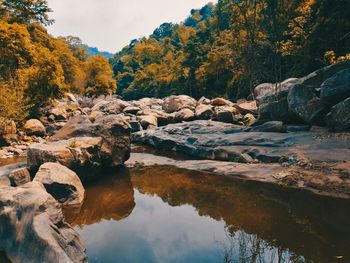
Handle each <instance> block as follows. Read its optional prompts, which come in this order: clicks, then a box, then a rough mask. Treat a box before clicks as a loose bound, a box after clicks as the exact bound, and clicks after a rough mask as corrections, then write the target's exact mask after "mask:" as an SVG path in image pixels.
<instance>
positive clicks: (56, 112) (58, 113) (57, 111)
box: [48, 107, 68, 121]
mask: <svg viewBox="0 0 350 263" xmlns="http://www.w3.org/2000/svg"><path fill="white" fill-rule="evenodd" d="M48 116H49V118H50V119H51V120H53V121H54V120H56V121H64V120H67V118H68V113H67V111H66V109H65V108H63V107H56V108H53V109H51V110H50V111H49V112H48Z"/></svg>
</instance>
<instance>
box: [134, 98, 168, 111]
mask: <svg viewBox="0 0 350 263" xmlns="http://www.w3.org/2000/svg"><path fill="white" fill-rule="evenodd" d="M163 103H164V101H163V100H162V99H157V98H142V99H140V100H136V101H132V102H131V104H132V105H133V106H135V107H139V108H140V109H142V110H143V109H157V110H160V109H162V106H163Z"/></svg>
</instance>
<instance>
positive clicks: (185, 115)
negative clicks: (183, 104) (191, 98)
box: [175, 109, 195, 122]
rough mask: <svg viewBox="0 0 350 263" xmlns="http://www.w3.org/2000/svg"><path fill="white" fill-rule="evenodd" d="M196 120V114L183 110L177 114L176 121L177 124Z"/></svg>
mask: <svg viewBox="0 0 350 263" xmlns="http://www.w3.org/2000/svg"><path fill="white" fill-rule="evenodd" d="M194 118H195V114H194V112H193V111H192V110H190V109H182V110H180V111H178V112H176V113H175V120H176V121H177V122H181V121H193V120H194Z"/></svg>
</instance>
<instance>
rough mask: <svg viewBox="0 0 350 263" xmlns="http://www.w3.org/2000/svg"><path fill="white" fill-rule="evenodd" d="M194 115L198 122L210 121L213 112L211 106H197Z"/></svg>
mask: <svg viewBox="0 0 350 263" xmlns="http://www.w3.org/2000/svg"><path fill="white" fill-rule="evenodd" d="M195 114H196V118H197V119H199V120H210V119H211V117H212V116H213V115H214V110H213V107H212V106H211V105H206V104H199V105H198V106H197V107H196V110H195Z"/></svg>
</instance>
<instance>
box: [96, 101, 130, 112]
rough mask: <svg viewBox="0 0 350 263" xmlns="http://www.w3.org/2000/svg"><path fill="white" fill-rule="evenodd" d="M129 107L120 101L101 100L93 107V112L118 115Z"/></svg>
mask: <svg viewBox="0 0 350 263" xmlns="http://www.w3.org/2000/svg"><path fill="white" fill-rule="evenodd" d="M128 106H130V104H129V103H127V102H126V101H123V100H121V99H116V98H115V99H112V100H107V101H106V100H101V101H99V102H98V103H97V104H96V105H95V106H94V107H92V110H93V111H101V112H104V113H106V114H120V113H122V112H123V110H124V109H125V108H126V107H128Z"/></svg>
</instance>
